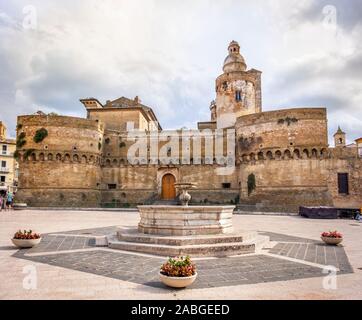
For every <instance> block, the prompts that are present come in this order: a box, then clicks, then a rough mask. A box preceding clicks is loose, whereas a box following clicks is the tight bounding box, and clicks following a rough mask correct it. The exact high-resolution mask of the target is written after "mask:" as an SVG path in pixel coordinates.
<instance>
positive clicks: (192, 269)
mask: <svg viewBox="0 0 362 320" xmlns="http://www.w3.org/2000/svg"><path fill="white" fill-rule="evenodd" d="M196 277H197V272H196V266H195V264H193V262H192V261H191V258H190V257H189V256H187V257H186V258H184V257H177V258H170V259H168V261H167V262H166V263H164V264H163V265H162V266H161V270H160V280H161V281H162V282H163V283H164V284H165V285H167V286H169V287H173V288H185V287H187V286H189V285H191V284H193V283H194V281H195V280H196Z"/></svg>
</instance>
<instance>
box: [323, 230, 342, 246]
mask: <svg viewBox="0 0 362 320" xmlns="http://www.w3.org/2000/svg"><path fill="white" fill-rule="evenodd" d="M321 238H322V240H323V241H324V242H325V243H326V244H331V245H338V244H340V243H341V242H342V241H343V235H342V234H341V233H339V232H337V231H330V232H323V233H322V235H321Z"/></svg>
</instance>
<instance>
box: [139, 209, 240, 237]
mask: <svg viewBox="0 0 362 320" xmlns="http://www.w3.org/2000/svg"><path fill="white" fill-rule="evenodd" d="M234 209H235V206H190V207H189V206H139V207H138V211H139V214H140V218H141V220H140V222H139V224H138V231H139V232H140V233H144V234H153V235H165V236H191V235H214V234H226V233H231V232H232V231H233V226H232V217H233V210H234Z"/></svg>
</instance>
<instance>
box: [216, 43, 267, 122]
mask: <svg viewBox="0 0 362 320" xmlns="http://www.w3.org/2000/svg"><path fill="white" fill-rule="evenodd" d="M228 53H229V54H228V56H227V57H226V58H225V60H224V65H223V74H222V75H220V76H219V77H218V78H217V79H216V100H215V105H216V121H217V127H218V128H228V127H233V126H235V123H236V119H237V118H238V117H240V116H243V115H247V114H253V113H258V112H261V111H262V106H261V72H260V71H258V70H255V69H251V70H247V65H246V63H245V59H244V57H243V56H242V55H241V54H240V46H239V44H238V43H237V42H236V41H232V42H231V43H230V44H229V47H228Z"/></svg>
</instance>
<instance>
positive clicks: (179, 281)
mask: <svg viewBox="0 0 362 320" xmlns="http://www.w3.org/2000/svg"><path fill="white" fill-rule="evenodd" d="M196 277H197V272H196V273H195V275H193V276H191V277H168V276H165V275H163V274H162V273H161V272H160V280H161V281H162V282H163V283H164V284H165V285H166V286H169V287H172V288H186V287H188V286H190V285H192V284H193V283H194V282H195V280H196Z"/></svg>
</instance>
